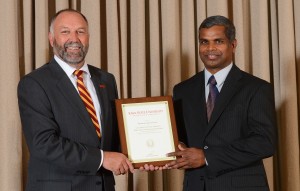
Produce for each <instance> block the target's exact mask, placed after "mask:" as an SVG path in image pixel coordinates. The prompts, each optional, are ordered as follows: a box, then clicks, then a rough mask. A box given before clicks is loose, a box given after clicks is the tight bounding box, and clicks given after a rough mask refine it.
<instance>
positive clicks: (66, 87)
mask: <svg viewBox="0 0 300 191" xmlns="http://www.w3.org/2000/svg"><path fill="white" fill-rule="evenodd" d="M49 64H50V68H51V69H52V71H53V73H54V75H56V76H57V77H58V81H57V84H56V86H57V88H58V90H59V92H60V93H61V94H62V95H63V97H65V99H66V100H67V101H68V102H69V103H70V105H71V106H72V107H73V109H74V111H75V112H74V113H76V114H77V117H78V118H79V119H81V121H82V123H83V124H84V127H87V128H88V131H89V133H90V136H91V137H93V138H95V139H98V137H97V134H96V133H95V128H94V126H93V123H92V121H91V118H90V116H89V114H88V112H87V110H86V108H85V105H84V104H83V102H82V100H81V98H80V97H79V95H78V92H77V91H76V89H75V87H74V85H73V84H72V82H71V81H70V79H69V77H68V76H67V75H66V73H65V72H64V71H63V69H62V68H61V67H60V66H59V65H58V63H56V61H55V60H54V59H53V60H52V61H51V62H50V63H49Z"/></svg>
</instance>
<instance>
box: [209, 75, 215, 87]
mask: <svg viewBox="0 0 300 191" xmlns="http://www.w3.org/2000/svg"><path fill="white" fill-rule="evenodd" d="M208 83H209V84H211V85H213V86H215V85H217V81H216V79H215V77H214V75H212V76H211V77H210V78H209V79H208Z"/></svg>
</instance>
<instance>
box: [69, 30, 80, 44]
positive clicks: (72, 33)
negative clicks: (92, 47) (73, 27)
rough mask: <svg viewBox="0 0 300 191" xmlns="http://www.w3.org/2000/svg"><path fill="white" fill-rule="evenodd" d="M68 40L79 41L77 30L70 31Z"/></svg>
mask: <svg viewBox="0 0 300 191" xmlns="http://www.w3.org/2000/svg"><path fill="white" fill-rule="evenodd" d="M69 41H71V42H78V41H79V38H78V34H77V32H71V33H70V36H69Z"/></svg>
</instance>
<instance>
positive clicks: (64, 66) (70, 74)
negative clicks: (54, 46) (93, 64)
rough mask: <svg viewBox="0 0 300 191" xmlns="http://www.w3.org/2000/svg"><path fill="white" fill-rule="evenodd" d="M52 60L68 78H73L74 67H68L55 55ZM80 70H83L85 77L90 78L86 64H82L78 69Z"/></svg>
mask: <svg viewBox="0 0 300 191" xmlns="http://www.w3.org/2000/svg"><path fill="white" fill-rule="evenodd" d="M54 59H55V61H56V62H57V63H58V65H59V66H60V67H61V68H62V69H63V70H64V71H65V73H66V74H67V75H68V76H69V77H71V76H73V73H74V71H75V70H76V69H75V68H74V67H72V66H70V65H69V64H67V63H66V62H65V61H63V60H62V59H60V58H59V57H58V56H56V55H54ZM80 70H83V71H84V72H85V73H86V74H87V76H89V77H91V74H90V71H89V68H88V65H87V63H86V62H84V64H83V66H82V67H81V68H80Z"/></svg>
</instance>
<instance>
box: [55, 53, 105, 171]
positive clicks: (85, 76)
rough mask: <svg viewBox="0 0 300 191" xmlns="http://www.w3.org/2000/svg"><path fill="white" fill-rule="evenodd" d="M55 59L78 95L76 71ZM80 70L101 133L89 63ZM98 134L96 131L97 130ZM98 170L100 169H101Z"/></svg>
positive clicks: (97, 105) (99, 111)
mask: <svg viewBox="0 0 300 191" xmlns="http://www.w3.org/2000/svg"><path fill="white" fill-rule="evenodd" d="M54 59H55V61H56V62H57V63H58V64H59V66H60V67H61V68H62V69H63V70H64V72H65V73H66V74H67V76H68V77H69V79H70V80H71V82H72V84H73V85H74V87H75V89H76V90H77V92H78V94H79V91H78V88H77V77H76V76H75V75H74V74H73V73H74V71H75V70H76V69H75V68H74V67H72V66H70V65H68V64H67V63H66V62H64V61H63V60H61V59H60V58H59V57H58V56H56V55H54ZM80 70H83V71H84V72H83V76H82V77H83V83H84V85H85V87H86V88H87V89H88V92H89V93H90V95H91V97H92V100H93V104H94V107H95V110H96V115H97V118H98V123H99V124H100V131H101V127H102V126H101V120H100V116H101V106H100V103H99V99H98V96H97V93H96V89H95V87H94V84H93V81H92V79H91V74H90V71H89V68H88V65H87V63H86V62H85V63H84V64H83V66H82V67H81V68H80ZM95 133H96V130H95ZM100 151H101V156H102V158H101V162H100V166H99V168H100V167H101V165H102V163H103V151H102V150H100ZM99 168H98V169H99Z"/></svg>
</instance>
